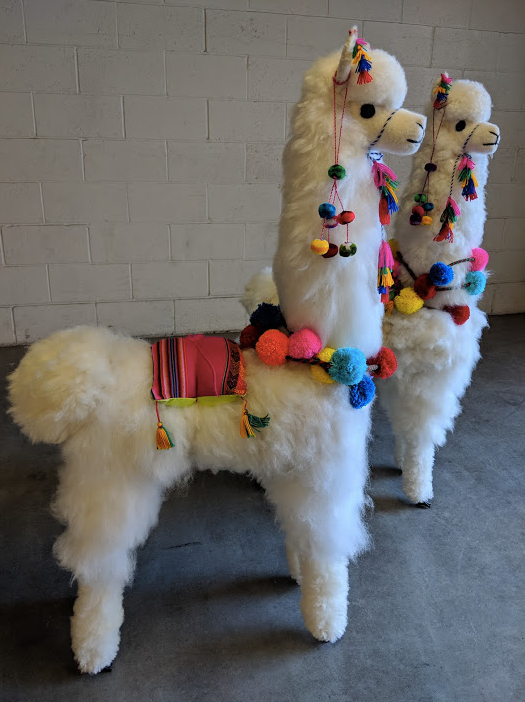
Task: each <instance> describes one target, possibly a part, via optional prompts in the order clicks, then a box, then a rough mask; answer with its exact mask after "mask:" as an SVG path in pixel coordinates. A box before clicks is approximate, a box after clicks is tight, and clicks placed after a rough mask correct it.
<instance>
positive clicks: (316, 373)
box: [310, 346, 335, 385]
mask: <svg viewBox="0 0 525 702" xmlns="http://www.w3.org/2000/svg"><path fill="white" fill-rule="evenodd" d="M334 353H335V349H331V348H330V347H329V346H326V347H325V348H324V349H323V350H322V351H319V353H318V354H317V358H318V359H319V360H320V361H323V362H324V363H329V362H330V359H331V358H332V356H333V355H334ZM310 372H311V374H312V375H313V377H314V378H315V379H316V380H317V382H318V383H323V384H325V385H330V384H331V383H335V380H332V378H330V376H329V375H328V373H327V372H326V371H325V369H324V368H321V366H310Z"/></svg>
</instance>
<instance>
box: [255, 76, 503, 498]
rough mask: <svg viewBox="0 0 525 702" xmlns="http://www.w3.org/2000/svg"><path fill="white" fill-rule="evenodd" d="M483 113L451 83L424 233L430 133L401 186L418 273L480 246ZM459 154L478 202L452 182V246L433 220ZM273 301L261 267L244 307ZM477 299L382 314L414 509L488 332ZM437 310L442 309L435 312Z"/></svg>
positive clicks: (391, 407)
mask: <svg viewBox="0 0 525 702" xmlns="http://www.w3.org/2000/svg"><path fill="white" fill-rule="evenodd" d="M438 82H439V80H437V81H436V84H437V83H438ZM433 101H434V95H433V94H432V96H431V101H430V103H429V105H428V109H427V114H428V117H429V119H430V120H431V119H432V113H433V109H432V103H433ZM490 109H491V99H490V96H489V94H488V93H487V91H486V90H485V88H484V87H483V85H481V83H476V82H474V81H470V80H456V81H454V82H453V83H452V87H451V90H450V93H449V99H448V104H447V109H446V112H445V117H444V119H443V124H442V126H441V130H440V133H439V138H438V141H437V146H436V150H435V153H434V156H433V161H434V162H435V163H436V164H438V170H437V171H436V172H435V173H433V174H432V177H431V178H432V179H431V185H432V189H431V199H432V201H433V203H434V205H435V208H434V210H433V211H432V213H431V214H432V216H433V223H432V225H431V226H430V227H426V226H419V227H413V226H411V225H410V224H409V217H410V213H411V210H412V207H413V206H414V205H415V204H416V203H415V202H414V200H413V196H414V194H416V193H418V192H419V191H420V189H421V186H422V183H423V179H424V169H423V167H424V165H425V163H427V162H428V161H429V159H430V153H431V151H432V132H431V130H430V129H429V130H428V131H427V133H426V136H425V138H424V140H423V144H422V146H421V149H420V151H419V153H418V154H417V155H416V156H415V158H414V163H413V168H412V173H411V176H410V179H409V182H408V183H407V184H406V185H405V186H404V187H403V196H402V197H401V201H400V212H399V213H398V214H396V215H395V217H394V218H393V221H392V227H393V233H394V236H395V238H396V239H397V241H398V243H399V245H400V250H401V251H402V253H403V256H404V258H405V260H406V261H407V262H408V263H409V265H410V267H411V268H412V269H413V271H414V272H415V273H416V275H419V274H421V273H427V272H428V271H429V270H430V267H431V266H432V264H434V263H436V262H437V261H443V262H444V263H450V262H451V261H455V260H459V259H462V258H466V257H468V256H470V254H471V251H472V249H473V248H475V247H479V246H481V243H482V239H483V228H484V224H485V219H486V211H485V186H486V183H487V177H488V161H489V156H490V155H491V154H493V153H494V152H495V150H496V148H497V146H498V144H499V134H500V131H499V128H498V127H497V126H496V125H494V124H491V123H489V122H487V121H486V120H488V119H489V118H490ZM441 115H442V113H441V112H439V113H438V114H437V115H436V116H435V119H436V132H437V128H438V126H439V123H440V121H441ZM461 120H463V121H464V122H465V127H464V128H463V129H462V130H461V131H458V130H457V129H456V125H457V124H458V122H460V121H461ZM467 139H468V143H467V144H466V145H465V141H467ZM464 145H465V146H464ZM463 150H465V151H467V152H468V153H470V154H471V155H472V156H473V159H474V161H475V164H476V167H475V171H474V172H475V174H476V177H477V179H478V188H477V193H478V199H477V200H474V201H472V202H465V201H464V200H463V198H462V197H461V185H460V183H459V181H458V179H457V177H456V179H455V182H454V189H453V197H454V199H455V200H456V202H457V203H458V205H459V207H460V209H461V217H460V218H459V220H458V222H457V223H456V225H455V226H454V241H453V243H448V242H445V243H440V242H434V241H433V238H434V236H435V235H436V234H437V233H438V231H439V229H440V226H441V225H440V222H439V217H440V215H441V212H442V210H443V209H444V207H445V203H446V200H447V197H448V194H449V189H450V179H451V175H452V168H453V166H454V161H455V160H456V158H457V156H458V155H459V154H461V153H463ZM469 270H470V265H469V264H468V263H466V264H460V265H457V266H454V285H458V286H459V285H461V284H462V283H463V282H464V278H465V274H466V273H467V272H468V271H469ZM401 278H402V281H403V283H404V284H405V285H410V284H411V283H412V279H411V277H410V275H409V274H408V273H407V272H406V271H405V270H404V269H403V268H401ZM276 295H277V290H276V287H275V283H274V281H273V279H272V273H271V270H270V269H268V268H266V269H264V270H263V271H262V272H261V273H259V274H258V275H257V276H255V277H254V278H253V279H252V280H251V281H250V283H249V284H248V286H247V293H246V295H245V297H244V298H243V303H244V305H245V307H246V309H247V311H248V312H251V311H252V310H253V309H255V307H257V304H259V302H261V301H268V302H270V301H274V300H275V296H276ZM478 299H479V298H476V297H472V296H471V295H468V294H467V293H466V292H465V290H454V291H450V292H440V293H438V295H437V296H436V297H435V298H434V299H433V300H429V301H428V302H426V303H425V304H426V307H425V308H423V309H422V310H421V311H420V312H417V313H416V314H413V315H402V314H400V313H398V312H394V313H393V314H392V315H391V316H389V317H385V318H384V322H383V335H384V340H383V343H384V345H385V346H390V347H391V348H392V349H394V351H395V353H396V355H397V359H398V370H397V372H396V373H395V374H394V375H393V376H392V377H391V378H389V379H388V380H383V381H381V382H379V383H378V384H377V386H378V390H379V395H380V398H381V402H382V403H383V405H384V406H385V407H386V409H387V410H388V414H389V417H390V421H391V423H392V426H393V428H394V432H395V435H396V448H395V460H396V463H397V464H398V465H399V466H400V467H401V468H402V470H403V484H404V488H405V492H406V494H407V496H408V497H409V498H410V499H411V500H412V501H413V502H416V503H418V502H427V501H429V500H431V499H432V497H433V488H432V469H433V464H434V451H435V447H436V446H442V445H443V444H444V443H445V440H446V433H447V431H449V430H452V429H453V426H454V419H455V418H456V416H457V415H458V414H459V413H460V411H461V405H460V399H461V398H462V396H463V394H464V393H465V390H466V388H467V387H468V385H469V384H470V380H471V376H472V371H473V369H474V367H475V365H476V363H477V362H478V360H479V358H480V353H479V339H480V337H481V333H482V331H483V328H484V327H486V326H487V319H486V315H485V314H484V313H483V312H481V311H480V310H479V309H478V308H477V300H478ZM445 305H469V306H470V319H469V320H468V321H467V322H466V323H465V324H463V325H462V326H457V325H456V324H454V322H453V320H452V317H451V316H450V315H449V314H448V313H447V312H442V311H441V308H442V307H444V306H445ZM436 307H438V308H440V309H433V308H436Z"/></svg>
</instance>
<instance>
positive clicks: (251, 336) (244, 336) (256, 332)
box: [239, 324, 262, 349]
mask: <svg viewBox="0 0 525 702" xmlns="http://www.w3.org/2000/svg"><path fill="white" fill-rule="evenodd" d="M261 334H262V329H259V327H255V326H254V325H253V324H248V326H247V327H244V329H243V330H242V332H241V335H240V337H239V346H240V347H241V349H254V348H255V344H256V343H257V340H258V338H259V337H260V336H261Z"/></svg>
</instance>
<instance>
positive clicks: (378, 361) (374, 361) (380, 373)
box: [367, 346, 397, 378]
mask: <svg viewBox="0 0 525 702" xmlns="http://www.w3.org/2000/svg"><path fill="white" fill-rule="evenodd" d="M367 363H368V365H369V366H378V368H376V370H369V371H368V372H369V373H370V375H371V376H372V378H390V376H391V375H393V374H394V373H395V372H396V369H397V358H396V354H395V353H394V352H393V351H392V349H389V348H387V347H386V346H382V347H381V348H380V349H379V353H378V354H376V355H375V356H373V357H372V358H369V359H368V360H367Z"/></svg>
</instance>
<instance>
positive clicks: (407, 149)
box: [335, 27, 426, 155]
mask: <svg viewBox="0 0 525 702" xmlns="http://www.w3.org/2000/svg"><path fill="white" fill-rule="evenodd" d="M357 41H359V40H358V39H357V27H354V28H353V29H352V30H351V31H350V33H349V37H348V39H347V41H346V44H345V46H344V47H343V50H342V52H341V55H340V58H339V64H338V67H337V71H336V74H335V80H336V83H337V85H339V86H340V88H339V90H340V91H343V90H344V88H343V86H344V85H345V84H346V82H347V81H348V105H347V110H348V113H349V115H351V117H352V124H351V125H350V126H349V129H352V132H353V138H355V139H356V140H358V141H359V142H360V143H361V144H363V145H364V146H366V148H367V149H368V148H373V149H374V150H377V151H386V152H388V153H395V154H407V155H409V154H413V153H415V152H416V151H417V150H418V148H419V145H420V144H421V142H422V140H423V136H424V134H425V126H426V118H425V117H424V116H423V115H419V114H417V113H416V112H410V111H409V110H404V109H401V105H402V104H403V102H404V100H405V97H406V93H407V83H406V78H405V72H404V71H403V68H402V67H401V65H400V63H399V62H398V61H397V59H395V58H394V57H393V56H391V55H390V54H387V53H386V52H385V51H382V50H381V49H370V48H367V53H368V55H369V56H370V63H371V67H370V69H369V76H370V77H369V78H368V80H369V82H359V81H360V79H359V76H358V74H357V72H356V70H355V68H356V65H355V63H354V64H352V61H353V58H352V57H353V53H354V47H355V46H356V42H357Z"/></svg>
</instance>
